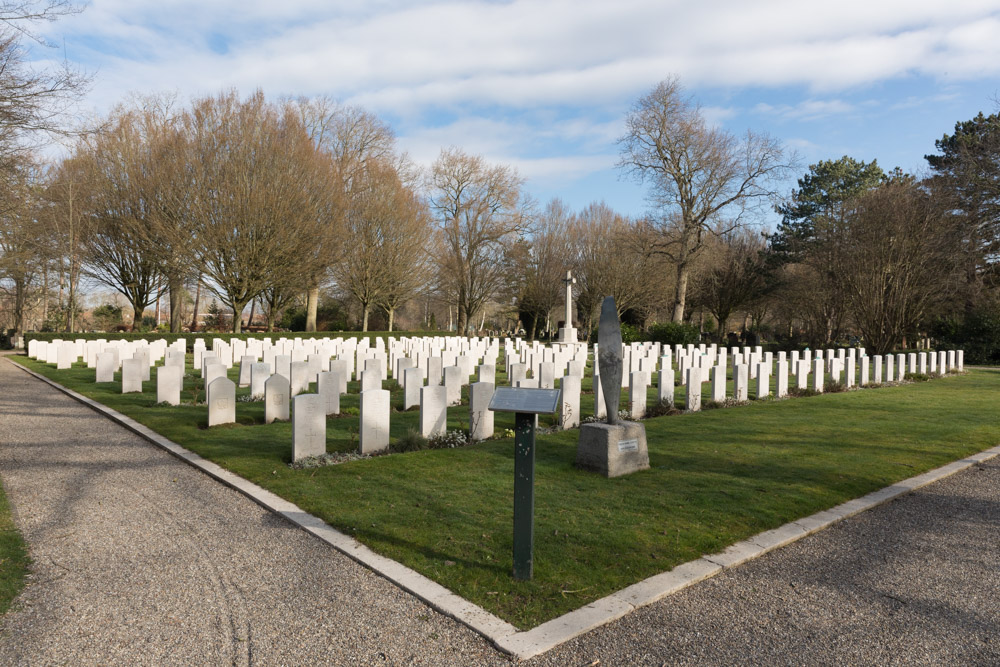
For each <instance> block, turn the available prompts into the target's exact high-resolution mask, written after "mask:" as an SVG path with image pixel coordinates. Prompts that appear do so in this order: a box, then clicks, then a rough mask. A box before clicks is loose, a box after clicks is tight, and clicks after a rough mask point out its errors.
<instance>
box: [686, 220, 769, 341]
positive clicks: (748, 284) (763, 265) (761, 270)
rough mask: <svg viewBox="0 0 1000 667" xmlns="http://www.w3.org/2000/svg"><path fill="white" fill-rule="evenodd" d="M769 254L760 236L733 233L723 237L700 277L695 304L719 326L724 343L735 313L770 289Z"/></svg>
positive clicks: (744, 232)
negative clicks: (730, 321) (703, 309)
mask: <svg viewBox="0 0 1000 667" xmlns="http://www.w3.org/2000/svg"><path fill="white" fill-rule="evenodd" d="M766 251H767V244H766V242H765V240H764V237H762V236H761V235H760V234H756V233H754V232H752V231H750V230H745V229H744V230H737V231H734V232H730V233H729V234H726V235H723V236H721V237H720V239H719V243H718V244H717V247H716V248H715V252H714V253H712V257H711V259H710V260H709V266H708V267H707V268H706V270H704V271H702V272H701V273H700V275H699V279H698V281H697V283H696V284H695V287H694V290H693V291H694V297H695V301H696V302H697V303H698V304H700V305H701V306H703V307H704V308H705V309H706V310H708V312H710V313H711V314H712V315H713V316H714V317H715V319H716V321H717V322H718V323H719V329H718V334H719V342H721V343H723V344H724V342H725V335H726V333H727V330H728V329H727V327H728V323H729V318H730V317H731V316H732V314H733V313H734V312H736V310H738V309H740V308H744V307H746V306H749V305H750V304H752V303H754V302H755V301H757V300H759V299H760V297H761V296H762V295H763V294H764V292H765V290H766V289H767V288H768V285H769V281H768V278H767V274H768V269H769V267H768V263H767V257H766Z"/></svg>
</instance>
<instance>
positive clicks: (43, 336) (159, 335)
mask: <svg viewBox="0 0 1000 667" xmlns="http://www.w3.org/2000/svg"><path fill="white" fill-rule="evenodd" d="M454 335H456V334H455V333H454V332H451V331H308V332H307V331H271V332H253V333H238V334H234V333H208V332H198V333H167V332H159V331H148V332H145V333H131V332H122V333H118V332H114V333H112V332H109V333H66V332H61V333H57V332H45V333H35V332H29V333H26V334H24V347H25V349H27V347H28V343H29V342H30V341H32V340H43V341H52V340H99V339H103V340H161V339H162V340H165V341H167V342H168V343H172V342H174V341H175V340H187V341H188V349H191V348H192V347H193V346H194V341H195V339H198V338H202V339H204V340H205V342H206V343H208V344H209V345H211V343H212V340H213V339H215V338H218V339H219V340H223V341H226V342H229V341H230V340H231V339H233V338H239V339H241V340H248V339H251V338H258V339H262V338H270V339H271V340H278V339H279V338H369V339H376V338H390V337H392V338H399V337H401V336H408V337H411V338H413V337H426V336H454Z"/></svg>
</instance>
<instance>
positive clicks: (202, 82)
mask: <svg viewBox="0 0 1000 667" xmlns="http://www.w3.org/2000/svg"><path fill="white" fill-rule="evenodd" d="M42 32H43V33H44V35H45V37H46V38H47V39H48V41H49V42H50V43H51V44H54V45H56V46H55V48H50V49H43V48H38V47H33V48H32V51H31V57H32V58H33V59H34V60H36V62H37V64H38V66H45V64H46V62H47V61H62V60H63V59H65V60H67V61H68V62H70V63H71V64H73V65H75V66H77V67H79V68H81V69H82V70H84V71H86V72H88V73H90V74H91V75H92V76H93V85H92V88H91V89H90V91H89V93H88V94H87V96H86V98H85V99H84V100H82V102H81V106H80V108H79V110H78V111H79V112H80V113H81V114H88V113H98V114H103V113H107V111H108V110H109V109H111V108H112V107H113V106H114V105H115V104H116V103H118V102H120V101H122V100H123V99H124V98H125V97H126V96H127V95H128V94H129V93H132V92H136V93H152V92H173V93H176V94H177V95H178V96H179V97H180V99H182V100H189V99H192V98H195V97H199V96H204V95H210V94H214V93H217V92H219V91H220V90H223V89H231V88H236V89H237V90H239V91H240V92H242V93H246V94H248V93H250V92H252V91H254V90H255V89H257V88H260V89H262V90H263V91H264V92H265V93H266V94H267V95H268V96H270V97H274V98H278V97H281V96H288V95H292V96H299V95H304V96H316V95H327V96H330V97H332V98H334V99H336V100H338V101H339V102H342V103H345V104H353V105H360V106H363V107H365V108H366V109H368V110H370V111H372V112H374V113H376V114H378V115H379V116H380V117H381V118H383V119H384V120H385V121H386V122H387V123H389V125H390V126H391V127H392V128H393V130H394V131H395V133H396V135H397V137H398V145H399V147H400V148H401V149H402V150H405V151H406V152H408V153H409V155H410V157H411V158H412V159H413V160H414V161H415V162H416V163H417V164H419V165H425V166H427V165H430V164H431V163H432V162H433V161H434V159H435V158H436V157H437V156H438V154H439V153H440V151H441V150H442V149H443V148H447V147H451V146H455V147H459V148H461V149H462V150H464V151H466V152H468V153H472V154H477V155H481V156H483V158H484V159H486V160H487V161H489V162H491V163H504V164H509V165H512V166H514V167H516V168H517V169H518V171H519V173H520V175H521V176H523V177H524V179H525V187H526V189H527V191H528V193H530V194H531V195H532V196H533V197H534V198H535V199H536V200H537V201H538V202H539V204H540V205H544V204H545V203H546V202H547V201H549V200H550V199H552V198H554V197H558V198H561V199H562V200H563V201H564V202H566V203H567V204H568V205H569V206H570V207H571V208H573V209H581V208H583V207H584V206H586V205H587V204H589V203H591V202H593V201H602V200H603V201H605V202H606V203H607V204H609V205H610V206H612V207H613V208H615V209H616V210H618V211H620V212H621V213H624V214H628V215H633V216H640V215H643V214H644V213H646V212H647V211H648V203H647V201H646V190H645V189H644V187H643V186H642V185H641V184H638V183H635V182H634V181H632V180H629V179H628V178H627V177H626V176H624V175H623V174H622V173H621V171H620V170H619V169H618V168H617V167H616V163H617V161H618V158H619V155H618V145H617V143H616V140H617V139H618V138H619V137H620V136H621V135H622V133H623V131H624V118H625V115H626V113H627V112H628V111H629V109H630V107H631V105H632V104H633V103H634V102H635V101H636V100H637V99H638V98H639V97H641V96H642V95H644V94H646V93H648V92H649V91H650V90H651V89H652V88H653V87H655V86H656V84H657V83H658V82H660V81H661V80H663V79H666V78H668V77H671V76H676V77H679V79H680V81H681V82H682V84H683V85H684V87H685V89H686V91H687V92H688V93H689V94H690V95H691V96H692V98H693V99H694V100H696V101H697V102H698V103H699V104H701V106H702V110H703V113H704V114H705V115H706V117H707V118H708V119H709V121H710V122H711V123H713V124H716V125H718V126H720V127H722V128H724V129H726V130H729V131H731V132H733V133H737V134H739V133H742V132H745V131H746V130H747V129H752V130H755V131H758V132H766V133H769V134H771V135H772V136H773V137H775V138H777V139H779V140H780V141H781V142H782V143H783V144H784V145H785V146H787V147H788V148H790V149H792V150H794V151H796V152H797V154H798V157H799V162H800V165H801V166H800V168H799V169H798V170H797V175H798V176H801V175H802V174H803V173H805V171H806V169H807V168H808V165H810V164H814V163H815V162H817V161H819V160H828V159H837V158H839V157H841V156H843V155H850V156H851V157H854V158H856V159H859V160H865V161H871V160H873V159H874V160H877V161H878V163H879V164H880V165H881V166H882V167H883V168H885V169H886V170H888V169H890V168H892V167H896V166H899V167H901V168H902V169H904V170H905V171H910V172H920V171H921V170H923V169H924V168H925V164H926V162H925V160H924V155H926V154H928V153H932V152H934V141H935V140H936V139H940V138H941V136H942V135H944V134H946V133H951V132H952V131H953V129H954V126H955V123H956V122H958V121H961V120H968V119H970V118H972V117H974V116H975V115H976V114H977V113H978V112H980V111H982V112H984V113H987V114H989V113H993V112H996V111H998V110H1000V104H998V102H997V101H996V100H997V99H998V98H1000V0H982V1H978V0H953V1H952V2H943V1H942V0H930V1H929V0H864V1H857V0H840V1H838V2H817V1H815V0H812V1H810V0H806V1H803V0H789V1H786V0H754V1H753V2H748V1H746V0H737V1H730V0H705V1H703V2H699V3H695V2H690V0H685V1H683V2H679V1H675V0H523V1H520V0H516V1H512V2H505V1H499V0H493V1H489V0H479V1H476V0H469V1H464V2H459V1H453V2H440V1H436V0H410V1H405V2H404V1H396V0H344V1H340V0H286V1H285V2H274V0H162V1H160V2H149V1H148V0H92V2H90V3H89V4H88V5H87V6H86V8H85V9H84V11H82V12H80V13H79V14H77V15H74V16H69V17H64V18H62V19H60V20H58V21H56V22H54V23H51V24H47V25H45V26H43V27H42ZM794 181H795V178H794V177H793V178H791V179H790V180H789V181H788V184H787V190H788V191H790V190H791V189H792V188H793V187H794V186H795V182H794Z"/></svg>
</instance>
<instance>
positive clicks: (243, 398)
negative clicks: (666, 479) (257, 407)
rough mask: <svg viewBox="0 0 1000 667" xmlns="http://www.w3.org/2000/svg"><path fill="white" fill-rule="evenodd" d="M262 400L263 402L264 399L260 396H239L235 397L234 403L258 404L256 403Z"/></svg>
mask: <svg viewBox="0 0 1000 667" xmlns="http://www.w3.org/2000/svg"><path fill="white" fill-rule="evenodd" d="M263 400H264V397H263V396H260V395H258V396H251V395H250V394H241V395H239V396H237V397H236V402H237V403H258V402H260V401H263Z"/></svg>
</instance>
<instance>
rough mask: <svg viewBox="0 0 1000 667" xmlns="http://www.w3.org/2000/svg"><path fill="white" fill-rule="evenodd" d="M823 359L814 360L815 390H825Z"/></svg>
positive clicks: (813, 387)
mask: <svg viewBox="0 0 1000 667" xmlns="http://www.w3.org/2000/svg"><path fill="white" fill-rule="evenodd" d="M823 371H824V369H823V359H822V358H818V357H817V358H816V359H814V360H813V386H812V389H813V391H815V392H822V391H823Z"/></svg>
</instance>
